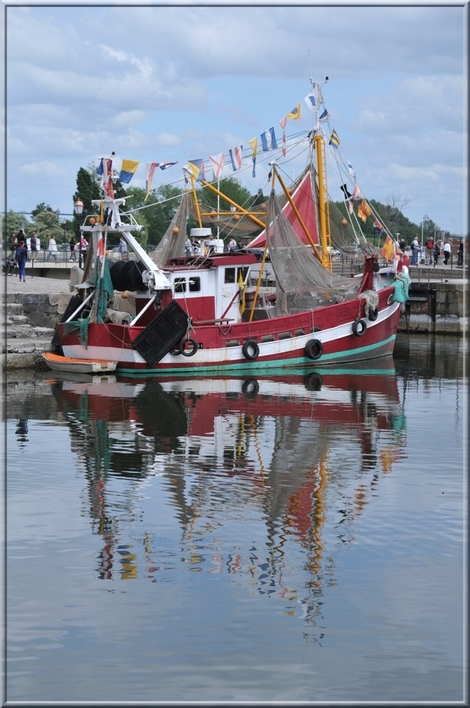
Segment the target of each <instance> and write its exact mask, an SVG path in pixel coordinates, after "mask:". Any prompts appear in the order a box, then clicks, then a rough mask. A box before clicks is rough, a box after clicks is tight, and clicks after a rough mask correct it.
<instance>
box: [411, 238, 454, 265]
mask: <svg viewBox="0 0 470 708" xmlns="http://www.w3.org/2000/svg"><path fill="white" fill-rule="evenodd" d="M401 244H402V241H400V248H402V246H401ZM403 245H404V242H403ZM425 248H426V260H425V262H426V263H427V264H428V265H435V266H436V265H437V262H438V258H439V256H440V255H442V256H443V259H444V261H443V262H444V265H448V264H449V259H450V257H451V255H452V241H451V240H450V239H447V240H446V241H442V240H439V239H438V240H436V241H434V239H433V238H432V237H431V236H430V237H429V238H427V239H426V244H425ZM402 250H403V248H402ZM420 251H421V245H420V243H419V241H418V237H417V236H415V238H414V239H413V241H412V242H411V265H418V258H419V254H420ZM457 265H458V266H461V265H463V241H462V239H460V244H459V249H458V252H457Z"/></svg>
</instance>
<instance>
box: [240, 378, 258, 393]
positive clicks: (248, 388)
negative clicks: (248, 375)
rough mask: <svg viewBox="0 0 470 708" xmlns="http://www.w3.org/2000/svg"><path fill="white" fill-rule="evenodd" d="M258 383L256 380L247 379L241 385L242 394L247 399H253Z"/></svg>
mask: <svg viewBox="0 0 470 708" xmlns="http://www.w3.org/2000/svg"><path fill="white" fill-rule="evenodd" d="M258 392H259V383H258V382H257V380H256V379H247V380H246V381H244V382H243V384H242V393H243V395H244V396H246V397H247V398H254V397H255V396H257V395H258Z"/></svg>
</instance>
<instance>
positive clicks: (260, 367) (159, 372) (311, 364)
mask: <svg viewBox="0 0 470 708" xmlns="http://www.w3.org/2000/svg"><path fill="white" fill-rule="evenodd" d="M395 338H396V335H395V334H393V335H392V336H391V337H389V338H388V339H385V340H383V341H382V342H379V343H377V344H369V345H368V346H366V347H358V348H356V349H354V350H350V351H348V352H335V353H333V354H324V355H323V356H322V357H321V362H319V361H309V360H308V359H307V358H306V357H305V356H300V357H295V358H293V359H286V361H285V363H280V362H279V361H278V360H272V361H265V360H263V361H247V362H240V363H233V364H230V363H227V364H214V365H211V364H203V365H201V366H194V367H191V366H188V367H182V366H181V367H180V366H178V367H175V368H170V367H166V368H165V369H158V368H152V369H126V368H124V367H121V366H119V367H118V368H117V369H116V374H117V375H119V374H121V375H126V376H149V375H152V376H206V375H207V374H224V373H226V374H229V375H230V374H234V373H237V372H238V373H240V374H243V373H253V372H255V371H256V372H260V371H262V372H263V373H264V372H265V371H266V370H267V369H268V370H269V373H270V374H271V375H272V374H273V372H274V371H276V370H278V371H279V372H285V371H286V369H288V370H289V371H290V373H293V371H292V369H296V368H297V370H298V371H305V369H308V370H309V371H312V370H315V369H323V368H324V367H328V371H329V372H330V373H332V371H331V369H330V366H331V365H334V364H335V362H337V361H338V360H339V359H344V358H345V357H347V356H351V355H352V353H353V352H354V355H356V354H358V355H361V354H367V353H370V354H372V352H374V351H375V350H377V349H378V348H382V347H384V346H386V345H387V344H391V343H392V342H394V341H395ZM386 356H391V355H390V354H378V355H376V356H375V357H374V356H370V359H373V358H380V357H386ZM362 361H363V360H362V359H361V362H362ZM348 363H349V364H350V365H351V364H352V365H354V362H348ZM157 367H158V365H157ZM354 372H356V373H357V369H344V370H342V373H354ZM361 372H362V373H365V372H364V371H363V370H362V369H361ZM379 372H380V373H383V372H382V370H380V369H379V370H378V371H377V373H379ZM335 373H337V370H335ZM371 373H372V370H371Z"/></svg>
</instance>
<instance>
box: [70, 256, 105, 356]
mask: <svg viewBox="0 0 470 708" xmlns="http://www.w3.org/2000/svg"><path fill="white" fill-rule="evenodd" d="M93 282H94V285H95V297H94V300H93V306H92V309H91V312H90V313H89V314H88V315H87V317H81V318H80V317H79V319H77V320H72V321H71V322H65V323H64V334H70V333H71V332H75V331H76V330H78V339H79V342H80V344H81V346H82V347H84V349H86V348H87V347H88V325H89V324H90V322H100V323H102V322H104V321H105V316H106V310H107V309H108V305H109V303H110V302H111V300H112V299H113V298H114V287H113V281H112V279H111V273H110V272H109V265H108V261H107V260H106V259H103V260H102V261H101V260H100V259H99V258H97V259H96V263H95V268H94V274H93Z"/></svg>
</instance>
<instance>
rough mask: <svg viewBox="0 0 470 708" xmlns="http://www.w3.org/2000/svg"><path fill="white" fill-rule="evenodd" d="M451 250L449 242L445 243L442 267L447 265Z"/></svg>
mask: <svg viewBox="0 0 470 708" xmlns="http://www.w3.org/2000/svg"><path fill="white" fill-rule="evenodd" d="M451 250H452V249H451V246H450V241H446V242H445V244H444V265H447V264H448V263H449V258H450V254H451Z"/></svg>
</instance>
